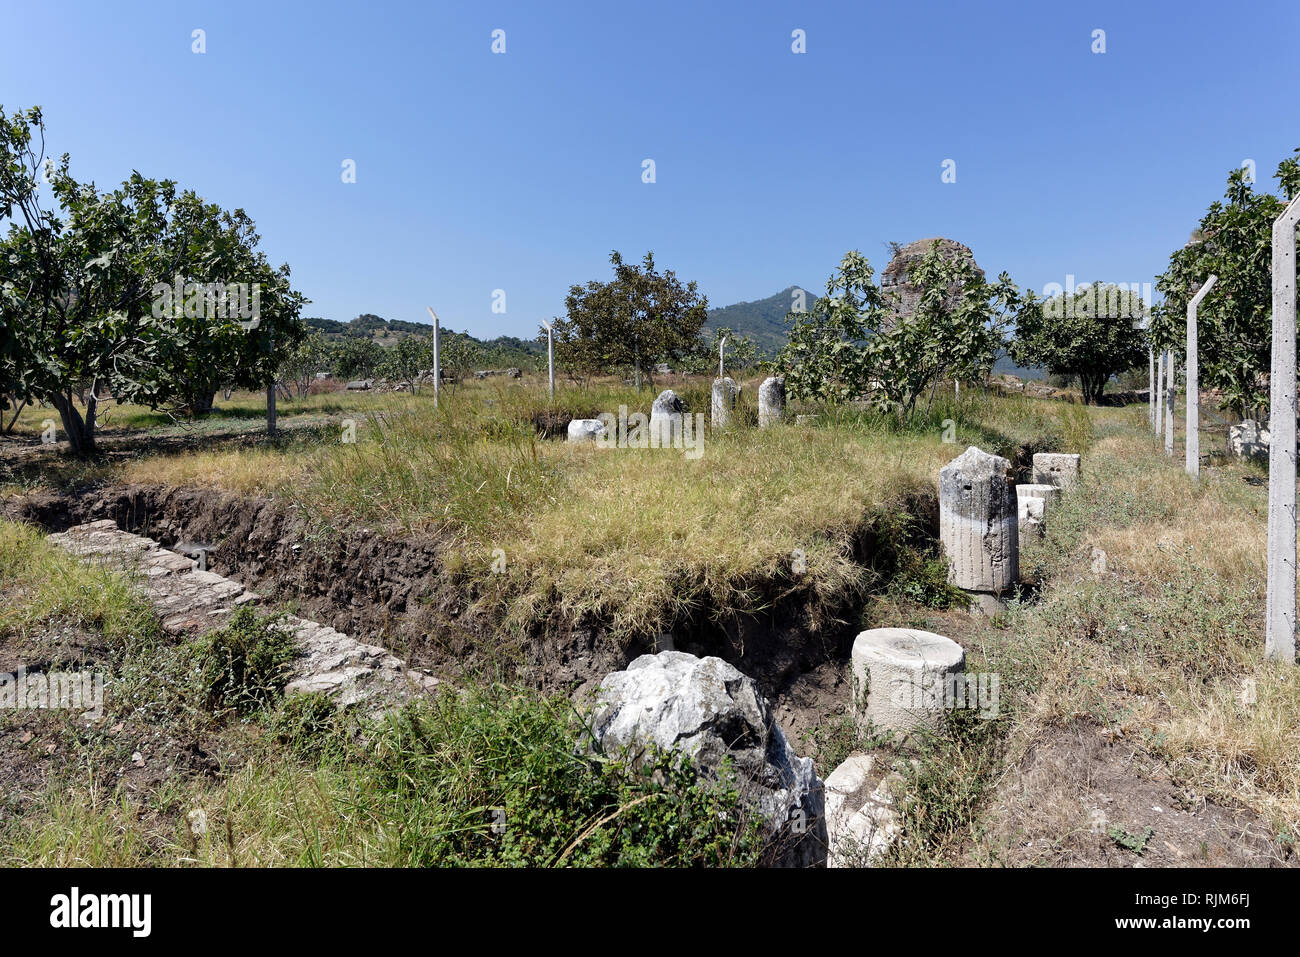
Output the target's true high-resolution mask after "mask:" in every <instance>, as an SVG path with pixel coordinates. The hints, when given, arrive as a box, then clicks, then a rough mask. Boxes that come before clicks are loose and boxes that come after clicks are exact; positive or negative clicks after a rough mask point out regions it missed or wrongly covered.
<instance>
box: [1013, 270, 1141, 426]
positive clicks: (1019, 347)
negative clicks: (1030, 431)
mask: <svg viewBox="0 0 1300 957" xmlns="http://www.w3.org/2000/svg"><path fill="white" fill-rule="evenodd" d="M1148 311H1149V310H1148V306H1147V304H1146V303H1144V302H1143V301H1142V297H1141V296H1140V295H1138V294H1137V293H1136V292H1133V291H1131V290H1128V289H1122V288H1120V287H1119V286H1117V285H1114V284H1112V283H1092V284H1091V285H1088V284H1084V285H1081V286H1079V287H1078V288H1077V289H1076V290H1075V291H1074V292H1073V293H1072V294H1070V293H1062V294H1061V295H1059V296H1055V297H1053V298H1051V299H1049V300H1047V301H1046V302H1042V303H1039V302H1037V301H1035V300H1033V299H1032V297H1031V298H1030V299H1028V300H1027V301H1026V304H1025V308H1024V309H1022V310H1021V311H1020V312H1019V313H1018V314H1017V316H1016V332H1015V338H1014V339H1013V340H1012V341H1011V343H1010V345H1009V346H1008V349H1007V353H1008V355H1010V356H1011V358H1012V360H1014V361H1015V362H1017V363H1019V364H1020V365H1027V366H1045V367H1046V368H1047V371H1048V372H1050V373H1051V374H1052V375H1056V376H1066V377H1071V378H1078V380H1079V385H1080V389H1081V391H1082V392H1083V401H1084V402H1088V403H1096V402H1097V401H1098V400H1099V399H1100V398H1101V394H1102V390H1103V389H1104V388H1105V385H1106V383H1107V382H1109V381H1110V378H1111V376H1113V375H1117V374H1119V373H1121V372H1126V371H1128V370H1129V369H1131V368H1133V367H1134V366H1136V365H1139V364H1145V362H1146V357H1147V355H1146V344H1147V338H1146V331H1145V329H1144V328H1143V327H1144V324H1145V322H1146V319H1147V316H1148Z"/></svg>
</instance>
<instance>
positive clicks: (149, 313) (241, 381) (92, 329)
mask: <svg viewBox="0 0 1300 957" xmlns="http://www.w3.org/2000/svg"><path fill="white" fill-rule="evenodd" d="M42 180H44V181H46V182H48V183H49V185H50V190H51V192H52V194H53V197H54V204H55V205H54V206H53V207H52V208H47V207H46V206H45V205H44V204H43V201H42V199H41V195H40V187H41V181H42ZM0 222H7V223H8V227H9V228H8V232H7V234H6V235H5V237H4V238H3V240H0V270H3V271H2V272H0V288H3V290H4V292H3V295H2V297H0V306H3V309H4V313H3V319H2V321H0V326H2V330H0V349H2V350H3V353H2V356H0V376H3V383H2V384H3V387H4V388H5V390H6V391H8V392H10V393H11V394H13V395H15V396H17V397H18V398H20V399H35V400H39V401H42V402H47V403H49V404H50V405H52V406H53V407H54V408H55V409H57V410H58V412H59V415H60V418H61V419H62V422H63V427H64V431H65V433H66V434H67V436H68V440H69V445H70V446H71V448H72V449H73V451H75V452H78V453H89V452H91V451H93V449H94V442H95V417H96V412H97V405H98V401H99V400H98V394H99V391H100V389H101V388H107V389H108V390H110V391H111V392H112V394H113V395H114V396H115V397H116V398H118V399H120V400H122V401H128V402H136V403H140V404H143V405H146V406H148V407H150V408H154V409H181V408H190V407H194V406H195V405H196V400H198V402H199V403H201V402H202V400H203V397H204V395H205V393H206V400H207V403H208V404H210V401H211V395H212V393H213V392H215V390H216V388H217V386H218V384H220V383H221V382H223V381H224V382H229V383H233V384H236V385H244V386H253V385H257V384H262V383H265V382H267V381H270V379H271V378H272V377H273V375H274V373H275V369H276V366H277V365H278V364H279V362H280V359H281V356H282V354H283V353H284V352H285V351H287V350H290V349H292V348H293V347H294V345H295V344H296V343H297V341H298V339H299V338H301V336H302V334H303V328H302V325H301V323H300V321H299V319H298V313H299V311H300V310H301V308H302V305H303V303H304V302H305V300H304V298H303V297H302V295H301V294H299V293H298V292H296V291H294V290H293V289H292V288H291V287H290V285H289V270H288V267H287V266H281V267H280V268H279V269H273V268H272V267H271V266H270V264H269V263H268V262H267V260H266V257H265V255H264V254H263V253H261V252H260V251H258V250H256V248H255V247H256V245H257V243H258V241H259V240H258V236H257V233H256V231H255V228H254V225H253V222H252V220H251V219H250V218H249V217H248V216H247V215H246V214H245V213H244V212H243V210H235V211H234V212H226V211H224V210H221V209H220V208H219V207H218V206H216V205H215V204H210V203H205V202H204V201H203V200H202V199H200V198H199V197H198V196H197V195H195V194H194V193H193V192H190V191H181V190H179V189H178V187H177V185H176V184H175V183H174V182H172V181H170V180H153V179H147V178H145V177H143V176H141V175H140V174H139V173H133V174H132V175H131V177H130V178H129V179H128V180H127V181H126V182H124V183H123V184H122V185H121V187H119V188H118V189H116V190H113V191H111V192H106V193H101V192H99V191H98V190H97V189H96V188H95V186H94V184H93V183H84V184H83V183H79V182H77V181H76V180H75V179H74V178H73V177H72V175H71V174H70V172H69V159H68V156H67V154H64V155H63V157H62V158H61V159H60V160H59V161H57V162H55V161H53V160H52V159H48V158H47V157H46V155H45V144H44V123H43V120H42V116H41V111H40V109H39V108H33V109H30V110H27V111H25V112H18V113H15V114H13V115H11V116H6V115H5V114H4V112H3V110H0ZM230 283H235V284H239V285H240V287H242V288H244V289H245V290H249V289H252V288H257V289H258V290H259V301H260V310H259V316H258V320H257V323H256V326H255V327H254V328H251V329H250V328H247V327H246V325H244V324H241V321H240V320H239V318H238V317H235V318H231V317H230V316H229V315H228V310H226V308H225V305H226V297H225V292H226V291H227V290H228V289H229V284H230ZM177 288H179V289H180V290H181V291H182V296H180V297H176V296H175V295H174V294H173V293H172V292H171V291H172V290H175V289H177ZM164 290H165V291H166V293H167V294H166V295H165V296H164V295H163V292H162V291H164ZM217 305H221V308H214V307H215V306H217ZM82 394H84V395H85V402H84V405H83V406H82V407H81V408H78V405H77V401H76V400H77V397H78V396H79V395H82Z"/></svg>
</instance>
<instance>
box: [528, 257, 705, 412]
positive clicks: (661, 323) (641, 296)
mask: <svg viewBox="0 0 1300 957" xmlns="http://www.w3.org/2000/svg"><path fill="white" fill-rule="evenodd" d="M609 259H610V263H611V264H612V265H613V266H614V279H613V280H611V281H609V282H598V281H595V280H593V281H591V282H588V283H587V284H586V285H585V286H577V285H575V286H572V287H570V289H569V294H568V296H567V297H566V298H565V301H564V302H565V310H566V316H565V318H563V319H556V320H555V322H554V324H553V325H554V336H555V356H556V361H557V362H558V363H559V364H560V365H561V366H562V367H564V368H566V369H568V370H570V372H571V373H572V374H574V375H577V376H587V375H594V374H596V373H598V372H601V371H605V370H607V369H610V368H620V367H621V368H630V369H631V370H632V372H633V374H634V376H635V377H636V380H637V385H638V387H639V386H640V383H641V373H642V371H643V370H644V369H646V368H651V367H653V366H654V365H655V364H656V363H659V362H667V363H669V364H670V365H671V364H674V363H679V362H680V361H681V360H682V359H685V358H687V357H688V356H690V355H691V354H692V352H694V351H695V350H696V349H697V347H698V341H699V337H700V329H701V328H702V327H703V325H704V322H705V319H706V318H707V317H708V306H709V303H708V299H707V298H706V297H704V296H701V295H700V293H699V290H698V288H697V285H696V283H695V282H689V283H686V284H683V283H682V282H681V281H680V280H679V279H678V278H677V274H676V273H674V272H673V271H672V270H671V269H669V270H666V271H664V272H660V271H659V270H658V268H657V267H656V266H655V261H654V255H653V254H652V253H646V254H645V257H644V258H643V259H642V261H641V264H640V265H636V264H633V263H627V262H624V260H623V257H622V256H621V255H620V254H619V253H618V251H617V250H616V251H614V252H613V253H611V254H610V257H609Z"/></svg>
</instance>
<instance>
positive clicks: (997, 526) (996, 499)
mask: <svg viewBox="0 0 1300 957" xmlns="http://www.w3.org/2000/svg"><path fill="white" fill-rule="evenodd" d="M1010 472H1011V463H1010V462H1008V461H1007V460H1006V459H1004V458H1002V457H1001V456H1000V455H989V454H988V453H987V452H985V451H983V450H982V449H978V448H976V447H975V446H973V445H972V446H971V447H970V448H968V449H967V450H966V451H965V452H963V453H962V454H961V455H959V456H957V458H955V459H953V460H952V461H951V462H949V463H948V464H947V465H945V466H944V467H943V468H942V469H940V470H939V541H940V543H941V544H942V545H943V550H944V552H945V553H946V554H947V556H948V580H949V581H950V582H952V583H953V584H954V585H956V586H957V587H958V588H961V589H964V590H966V591H971V592H979V593H983V594H986V595H1001V594H1003V593H1004V592H1007V591H1010V590H1011V589H1012V588H1014V587H1015V585H1016V583H1017V582H1018V581H1019V580H1020V529H1019V520H1018V513H1019V509H1018V508H1017V505H1016V490H1015V486H1014V485H1012V483H1011V479H1010V477H1009V476H1010Z"/></svg>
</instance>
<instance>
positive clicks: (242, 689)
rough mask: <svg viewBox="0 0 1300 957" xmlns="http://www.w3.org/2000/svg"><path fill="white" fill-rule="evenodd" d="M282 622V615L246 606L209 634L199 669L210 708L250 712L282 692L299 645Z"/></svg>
mask: <svg viewBox="0 0 1300 957" xmlns="http://www.w3.org/2000/svg"><path fill="white" fill-rule="evenodd" d="M279 624H280V616H278V615H271V616H261V615H258V614H257V612H255V611H254V610H253V609H252V608H249V607H248V606H244V607H242V608H240V609H238V610H237V611H236V612H235V613H234V614H233V615H231V617H230V621H229V623H228V624H227V625H226V626H225V627H224V628H221V629H218V630H217V631H214V632H212V633H211V634H210V635H208V636H207V638H206V639H205V640H204V642H203V645H202V648H201V649H200V651H199V671H200V673H201V674H202V676H203V686H204V688H205V689H206V692H207V696H206V703H207V705H208V707H210V708H212V709H213V710H223V709H233V710H235V711H239V712H241V713H244V714H250V713H252V712H254V711H258V710H261V709H262V708H264V707H266V706H267V705H268V704H270V703H272V702H273V701H275V700H276V699H278V698H279V697H280V696H281V695H283V694H284V686H285V684H286V683H287V681H288V677H289V671H288V668H287V665H288V664H289V662H290V661H291V660H292V659H293V657H294V654H295V648H294V643H293V637H292V636H291V635H290V634H289V632H288V631H286V630H285V629H284V628H282V627H278V626H279Z"/></svg>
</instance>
